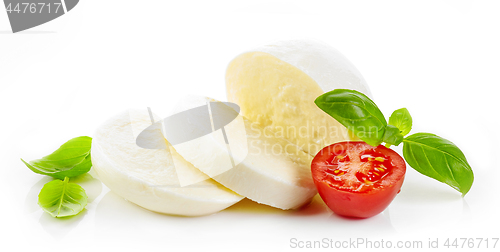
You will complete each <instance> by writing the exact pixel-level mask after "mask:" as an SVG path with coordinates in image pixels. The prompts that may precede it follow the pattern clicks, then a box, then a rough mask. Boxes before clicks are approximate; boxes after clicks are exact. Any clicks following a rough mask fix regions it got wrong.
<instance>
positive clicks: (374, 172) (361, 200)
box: [311, 142, 406, 218]
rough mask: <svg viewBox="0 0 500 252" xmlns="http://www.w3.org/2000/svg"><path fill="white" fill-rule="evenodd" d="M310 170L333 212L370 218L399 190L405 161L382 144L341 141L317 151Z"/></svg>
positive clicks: (323, 197) (387, 203)
mask: <svg viewBox="0 0 500 252" xmlns="http://www.w3.org/2000/svg"><path fill="white" fill-rule="evenodd" d="M311 170H312V176H313V180H314V184H315V185H316V187H317V188H318V192H319V195H320V196H321V198H322V199H323V201H325V203H326V205H328V207H329V208H330V209H332V211H333V212H334V213H336V214H339V215H343V216H349V217H357V218H368V217H371V216H374V215H376V214H379V213H380V212H382V211H383V210H384V209H385V208H386V207H387V206H388V205H389V204H390V203H391V201H392V200H393V199H394V197H396V194H398V193H399V190H400V188H401V185H403V180H404V176H405V172H406V164H405V161H404V159H403V158H402V157H401V156H400V155H399V154H398V153H396V152H395V151H393V150H391V149H389V148H386V147H384V146H382V145H379V146H377V147H373V146H371V145H369V144H367V143H365V142H340V143H336V144H332V145H330V146H327V147H325V148H323V149H322V150H321V151H320V152H319V153H318V154H316V156H315V157H314V159H313V161H312V164H311Z"/></svg>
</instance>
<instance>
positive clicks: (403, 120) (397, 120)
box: [389, 108, 413, 136]
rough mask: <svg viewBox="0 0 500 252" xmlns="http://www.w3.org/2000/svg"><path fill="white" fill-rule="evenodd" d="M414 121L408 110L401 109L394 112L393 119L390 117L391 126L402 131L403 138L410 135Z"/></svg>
mask: <svg viewBox="0 0 500 252" xmlns="http://www.w3.org/2000/svg"><path fill="white" fill-rule="evenodd" d="M412 123H413V121H412V119H411V115H410V112H408V109H406V108H400V109H398V110H395V111H394V112H392V115H391V117H389V124H390V125H394V126H396V127H397V128H398V129H400V130H401V134H402V135H403V136H406V135H408V133H410V130H411V126H412Z"/></svg>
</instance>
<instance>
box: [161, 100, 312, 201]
mask: <svg viewBox="0 0 500 252" xmlns="http://www.w3.org/2000/svg"><path fill="white" fill-rule="evenodd" d="M215 102H217V101H215V100H213V99H210V98H194V97H191V98H188V99H184V100H183V102H181V103H180V105H179V106H177V108H176V109H175V112H177V113H181V112H182V111H188V110H190V109H192V108H196V107H200V106H204V105H206V104H207V103H210V104H212V106H211V107H212V118H213V119H214V118H216V117H217V116H228V115H232V114H235V113H236V111H234V110H233V109H232V108H231V107H229V106H227V105H225V104H224V103H221V102H218V103H217V108H218V110H217V112H216V113H218V114H215V110H213V108H214V107H215V106H214V103H215ZM229 117H231V118H233V117H235V118H236V119H234V120H233V121H231V122H230V123H229V124H227V125H225V126H224V127H223V128H221V129H218V130H215V131H214V132H212V133H210V134H207V135H204V136H201V137H199V138H197V139H194V140H191V141H188V142H184V143H179V144H175V145H173V147H174V148H175V150H177V152H178V153H179V154H180V155H182V156H183V157H184V158H185V159H186V160H187V161H188V162H190V163H192V164H193V165H194V166H195V167H196V168H198V169H199V170H201V171H202V172H204V173H205V174H207V175H208V176H209V177H211V178H213V179H214V180H216V181H217V182H219V183H221V184H222V185H224V186H226V187H227V188H229V189H231V190H233V191H235V192H236V193H238V194H240V195H242V196H245V197H248V198H249V199H251V200H254V201H256V202H258V203H262V204H266V205H270V206H273V207H277V208H281V209H293V208H298V207H300V206H302V205H304V204H306V203H308V202H309V201H310V200H311V198H312V197H313V196H314V195H316V193H317V191H316V188H315V186H314V182H313V180H312V177H311V171H310V163H311V160H312V157H311V156H310V155H308V154H307V153H305V152H303V151H302V150H301V149H300V148H298V147H297V146H296V145H295V144H293V143H290V142H288V141H286V140H284V139H282V138H279V137H276V136H275V134H274V133H273V132H271V131H269V130H264V129H263V128H261V127H259V126H258V125H257V124H255V123H252V122H251V121H249V120H247V119H246V118H244V117H242V116H241V115H239V114H236V115H235V116H229ZM214 120H215V119H214ZM189 121H190V123H191V125H187V126H186V128H189V129H190V130H191V131H193V132H192V133H193V134H196V135H200V134H199V133H198V132H196V130H195V129H198V131H203V130H204V127H205V126H204V125H203V124H202V122H201V121H199V120H196V119H195V118H194V119H193V120H189ZM214 124H216V123H214ZM167 136H168V134H167ZM167 140H168V138H167ZM226 140H227V142H226Z"/></svg>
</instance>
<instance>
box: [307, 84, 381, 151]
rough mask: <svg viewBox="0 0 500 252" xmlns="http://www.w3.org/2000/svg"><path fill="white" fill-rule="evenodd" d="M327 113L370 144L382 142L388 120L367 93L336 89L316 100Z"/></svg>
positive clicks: (374, 144)
mask: <svg viewBox="0 0 500 252" xmlns="http://www.w3.org/2000/svg"><path fill="white" fill-rule="evenodd" d="M314 103H316V105H317V106H318V107H319V108H320V109H322V110H323V111H325V112H326V113H327V114H329V115H330V116H332V117H333V118H335V120H337V121H338V122H339V123H341V124H342V125H344V126H345V127H346V128H347V129H348V130H350V131H352V132H354V135H356V136H357V137H358V138H360V139H361V140H363V141H365V142H366V143H368V144H369V145H372V146H377V145H379V144H380V143H382V140H383V136H384V133H385V127H386V126H387V121H386V120H385V118H384V115H383V114H382V112H380V109H379V108H378V107H377V105H375V103H374V102H373V101H372V100H370V98H368V97H367V96H366V95H364V94H362V93H360V92H358V91H355V90H348V89H335V90H333V91H330V92H328V93H325V94H323V95H321V96H319V97H318V98H316V100H315V101H314Z"/></svg>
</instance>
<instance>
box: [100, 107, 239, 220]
mask: <svg viewBox="0 0 500 252" xmlns="http://www.w3.org/2000/svg"><path fill="white" fill-rule="evenodd" d="M154 121H158V118H155V120H154ZM151 125H152V121H151V118H150V116H149V113H148V111H147V110H146V109H144V110H130V111H127V112H124V113H121V114H119V115H117V116H115V117H113V118H111V119H109V120H108V121H106V122H105V123H104V124H103V125H101V126H100V127H99V128H98V129H97V131H96V132H95V134H94V137H93V140H92V151H91V157H92V164H93V169H94V170H95V171H96V173H97V174H98V176H99V178H100V180H101V181H102V182H103V183H104V184H105V185H106V186H107V187H109V188H110V189H111V190H112V191H113V192H115V193H116V194H118V195H120V196H122V197H123V198H125V199H127V200H129V201H131V202H133V203H135V204H137V205H139V206H141V207H144V208H146V209H149V210H152V211H155V212H160V213H166V214H174V215H184V216H199V215H206V214H211V213H215V212H218V211H220V210H223V209H225V208H227V207H229V206H231V205H233V204H234V203H236V202H238V201H240V200H241V199H242V198H243V197H242V196H240V195H238V194H236V193H234V192H232V191H230V190H229V189H227V188H225V187H223V186H222V185H220V184H219V183H217V182H215V181H214V180H212V179H210V178H208V176H206V175H205V174H203V173H201V172H200V171H199V170H197V169H196V168H194V167H193V165H192V164H190V163H189V162H187V161H186V160H184V159H183V158H182V157H181V156H180V155H179V154H178V153H176V152H175V151H171V150H170V148H169V143H168V142H166V141H165V138H164V137H163V135H162V132H161V123H156V124H155V125H157V127H150V126H151ZM145 129H147V130H146V131H145V132H143V131H144V130H145ZM141 132H142V136H143V137H144V138H145V139H147V140H148V141H149V143H150V146H153V148H152V149H144V148H141V147H139V146H138V145H137V144H136V138H137V136H138V135H139V134H141ZM178 174H182V176H183V177H184V178H187V179H188V180H190V181H201V182H198V183H195V184H191V185H189V186H182V185H181V184H180V182H179V179H178Z"/></svg>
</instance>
